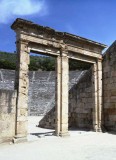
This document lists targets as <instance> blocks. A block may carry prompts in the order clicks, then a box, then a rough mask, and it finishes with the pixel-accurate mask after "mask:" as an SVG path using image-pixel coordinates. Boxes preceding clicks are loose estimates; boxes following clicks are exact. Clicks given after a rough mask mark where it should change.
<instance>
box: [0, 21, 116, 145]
mask: <svg viewBox="0 0 116 160" xmlns="http://www.w3.org/2000/svg"><path fill="white" fill-rule="evenodd" d="M11 28H12V29H13V30H14V31H15V32H16V48H17V67H16V72H15V80H14V78H13V79H12V80H10V85H9V83H8V84H7V82H8V81H6V80H4V77H5V76H4V74H3V73H5V72H6V71H4V70H0V78H1V79H0V81H1V82H0V131H1V132H0V142H4V141H11V140H13V141H14V142H20V141H25V140H27V125H28V124H27V123H28V122H27V116H28V109H29V110H30V114H34V113H33V112H32V111H31V110H33V106H35V107H34V108H36V106H39V107H37V108H39V110H36V111H37V114H38V115H39V114H44V115H45V116H44V118H43V119H42V120H41V121H40V126H41V127H47V128H55V135H56V136H61V137H64V136H68V135H69V133H68V128H69V127H76V128H77V129H88V130H93V131H96V132H101V131H103V130H106V131H114V132H115V131H116V42H114V43H113V44H112V45H111V46H110V47H109V48H108V49H107V51H106V52H105V53H104V55H103V54H102V50H103V49H104V48H105V47H106V45H104V44H101V43H98V42H94V41H92V40H88V39H85V38H82V37H79V36H76V35H72V34H69V33H65V32H58V31H55V30H53V29H51V28H49V27H43V26H40V25H37V24H34V23H32V22H30V21H26V20H23V19H16V21H15V22H14V23H13V24H12V26H11ZM30 52H33V53H42V54H45V55H50V56H54V57H55V58H56V70H55V72H54V73H53V72H51V73H50V72H49V73H47V72H46V78H45V81H44V79H43V81H41V78H40V77H41V74H42V73H41V74H40V73H39V72H38V73H36V72H32V73H31V72H30V73H28V65H29V61H30V59H29V53H30ZM69 59H74V60H77V61H83V62H84V63H86V62H87V63H89V64H90V65H91V68H90V69H89V70H88V71H74V72H73V75H74V77H73V78H70V85H68V84H69V77H71V76H70V74H72V73H70V74H69V62H68V60H69ZM8 72H9V73H11V71H8ZM12 74H14V73H12ZM52 75H54V76H53V77H54V78H53V79H54V80H53V81H52V82H51V81H50V76H52ZM39 78H40V79H39ZM74 79H76V80H75V81H73V80H74ZM8 80H9V79H8ZM40 82H42V83H40ZM29 83H30V85H29ZM13 84H14V85H13ZM55 84H56V85H55ZM41 85H43V86H44V87H48V88H47V89H48V90H50V89H51V90H52V89H53V90H54V92H53V91H51V92H52V94H49V95H50V96H51V97H52V98H51V97H49V98H48V97H47V96H46V99H47V100H48V101H49V99H51V101H49V102H47V101H46V100H45V102H46V104H45V107H43V111H42V109H41V104H42V102H43V101H42V100H43V99H44V96H45V95H44V94H43V95H42V92H43V90H42V88H43V86H42V87H41ZM9 86H10V87H9ZM13 86H14V87H13ZM37 89H38V90H39V89H40V90H39V91H38V92H37ZM44 89H45V88H44ZM45 90H46V89H45ZM36 93H37V94H36ZM38 93H39V94H38ZM34 94H35V95H36V96H35V97H36V98H35V97H33V95H34ZM38 96H40V97H41V98H40V99H39V98H38V102H37V97H38ZM28 97H29V98H28ZM42 97H43V98H42ZM33 98H35V99H33ZM54 99H55V101H54V102H53V100H54ZM46 106H47V107H46ZM31 107H32V108H31ZM35 114H36V113H35Z"/></svg>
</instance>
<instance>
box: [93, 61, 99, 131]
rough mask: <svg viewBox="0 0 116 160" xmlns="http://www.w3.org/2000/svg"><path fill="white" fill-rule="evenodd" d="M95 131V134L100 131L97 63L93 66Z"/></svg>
mask: <svg viewBox="0 0 116 160" xmlns="http://www.w3.org/2000/svg"><path fill="white" fill-rule="evenodd" d="M92 76H93V83H92V84H93V99H94V103H93V130H94V131H95V132H97V131H98V96H97V88H98V82H97V63H94V64H93V74H92Z"/></svg>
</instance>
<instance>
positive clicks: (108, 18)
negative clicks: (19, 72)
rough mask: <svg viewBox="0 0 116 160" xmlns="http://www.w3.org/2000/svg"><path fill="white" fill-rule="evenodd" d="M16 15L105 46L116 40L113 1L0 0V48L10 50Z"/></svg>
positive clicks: (13, 42)
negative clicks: (12, 25)
mask: <svg viewBox="0 0 116 160" xmlns="http://www.w3.org/2000/svg"><path fill="white" fill-rule="evenodd" d="M16 18H24V19H28V20H31V21H33V22H35V23H38V24H40V25H44V26H49V27H52V28H54V29H56V30H59V31H64V32H69V33H72V34H76V35H79V36H82V37H85V38H88V39H91V40H95V41H98V42H101V43H104V44H107V45H108V46H109V45H111V44H112V42H113V41H114V40H115V39H116V0H18V1H17V0H0V51H8V52H14V51H15V50H16V47H15V33H14V31H12V30H11V28H10V26H11V24H12V23H13V22H14V20H15V19H16Z"/></svg>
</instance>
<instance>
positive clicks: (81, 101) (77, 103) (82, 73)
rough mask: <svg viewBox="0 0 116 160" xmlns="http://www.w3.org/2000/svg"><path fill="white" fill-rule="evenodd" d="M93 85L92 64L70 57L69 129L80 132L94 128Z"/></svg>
mask: <svg viewBox="0 0 116 160" xmlns="http://www.w3.org/2000/svg"><path fill="white" fill-rule="evenodd" d="M72 70H73V71H72ZM91 86H92V64H91V63H87V62H82V61H77V60H76V61H75V60H73V59H69V112H68V113H69V120H68V124H69V131H72V130H73V131H77V133H78V132H79V133H80V131H82V132H83V131H85V130H86V131H87V130H91V129H92V128H93V107H94V106H93V103H92V102H93V95H92V87H91ZM70 134H72V132H70Z"/></svg>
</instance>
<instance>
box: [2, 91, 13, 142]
mask: <svg viewBox="0 0 116 160" xmlns="http://www.w3.org/2000/svg"><path fill="white" fill-rule="evenodd" d="M15 113H16V92H15V91H12V90H0V143H1V142H5V141H9V140H12V138H13V136H14V135H15Z"/></svg>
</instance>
